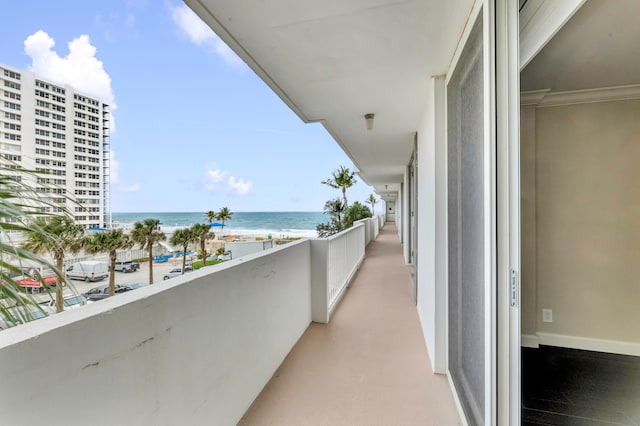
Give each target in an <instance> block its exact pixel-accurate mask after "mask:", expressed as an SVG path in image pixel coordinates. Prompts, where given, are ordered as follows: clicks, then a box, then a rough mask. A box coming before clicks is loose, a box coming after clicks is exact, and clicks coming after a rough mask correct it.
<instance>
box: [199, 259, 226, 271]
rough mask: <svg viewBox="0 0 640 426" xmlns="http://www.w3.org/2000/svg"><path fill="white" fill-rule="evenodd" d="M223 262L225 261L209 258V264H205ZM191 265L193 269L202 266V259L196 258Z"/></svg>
mask: <svg viewBox="0 0 640 426" xmlns="http://www.w3.org/2000/svg"><path fill="white" fill-rule="evenodd" d="M222 262H224V260H218V259H209V260H207V264H206V265H205V266H210V265H217V264H218V263H222ZM191 266H193V269H200V268H202V260H196V261H195V262H193V263H192V264H191Z"/></svg>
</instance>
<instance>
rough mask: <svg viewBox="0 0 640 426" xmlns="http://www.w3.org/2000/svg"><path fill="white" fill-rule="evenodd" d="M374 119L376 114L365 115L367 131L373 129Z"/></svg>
mask: <svg viewBox="0 0 640 426" xmlns="http://www.w3.org/2000/svg"><path fill="white" fill-rule="evenodd" d="M373 117H375V114H373V113H371V112H370V113H368V114H365V115H364V121H365V122H366V123H367V130H372V129H373Z"/></svg>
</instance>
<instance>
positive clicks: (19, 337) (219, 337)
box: [0, 219, 459, 425]
mask: <svg viewBox="0 0 640 426" xmlns="http://www.w3.org/2000/svg"><path fill="white" fill-rule="evenodd" d="M376 236H377V239H375V240H374V241H373V242H371V244H369V245H368V246H367V249H366V256H365V252H364V247H365V245H366V243H367V242H368V241H369V240H372V239H373V238H375V237H376ZM410 280H411V278H410V269H409V267H407V266H405V265H404V261H403V257H402V254H401V246H400V244H399V242H398V238H397V234H396V230H395V227H394V226H393V225H392V224H389V225H387V226H385V227H384V228H382V230H381V231H380V234H379V235H378V222H377V219H371V220H367V221H365V222H363V223H360V224H359V225H357V226H355V227H354V228H352V229H351V230H349V231H345V232H343V233H341V234H338V235H337V236H334V237H332V238H330V239H326V240H301V241H299V242H295V243H290V244H287V245H285V246H283V247H280V248H276V249H273V250H269V251H266V252H264V253H259V254H254V255H249V256H246V257H244V258H240V259H236V260H232V261H229V262H225V263H223V264H220V265H218V266H215V267H209V268H205V269H202V270H199V271H196V272H193V273H191V274H189V275H188V276H183V277H179V278H175V279H172V280H170V281H166V282H163V283H160V284H157V285H153V286H149V287H146V288H142V289H138V290H136V291H135V292H129V293H124V294H122V295H119V296H117V297H113V298H110V299H107V300H104V301H101V302H98V303H94V304H92V305H89V306H87V307H85V308H83V309H79V310H74V311H67V312H63V313H60V314H57V315H54V316H52V317H50V318H46V319H42V320H39V321H35V322H32V323H28V324H25V325H22V326H19V327H15V328H12V329H9V330H5V331H3V332H1V333H0V377H2V378H3V384H4V386H3V387H4V389H5V391H4V392H3V398H1V399H0V410H1V411H2V413H3V421H6V422H7V424H35V423H36V422H39V421H42V420H47V423H48V424H54V425H55V424H66V425H68V424H86V422H87V421H90V422H91V424H94V425H102V424H104V425H120V424H122V425H124V424H126V425H147V424H149V425H150V424H153V425H157V424H166V425H182V424H215V425H232V424H236V423H238V422H239V423H240V424H242V425H258V424H278V425H289V424H291V425H320V424H332V425H333V424H335V425H339V424H349V425H356V424H363V425H364V424H367V425H369V424H403V425H410V424H420V425H422V424H438V425H450V424H458V422H459V420H458V415H457V412H456V409H455V405H454V402H453V397H452V394H451V391H450V389H449V386H448V383H447V379H446V377H444V376H439V375H434V374H433V373H432V371H431V369H430V363H429V360H428V354H427V352H426V349H425V345H424V339H423V337H422V332H421V328H420V324H419V320H418V314H417V311H416V308H415V305H414V304H413V301H412V298H411V295H410V288H411V285H410V284H411V281H410ZM349 283H350V285H349V286H347V284H349ZM312 320H314V321H319V322H312ZM325 321H327V322H326V323H324V322H325ZM89 419H90V420H89Z"/></svg>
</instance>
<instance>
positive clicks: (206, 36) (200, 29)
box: [171, 4, 243, 66]
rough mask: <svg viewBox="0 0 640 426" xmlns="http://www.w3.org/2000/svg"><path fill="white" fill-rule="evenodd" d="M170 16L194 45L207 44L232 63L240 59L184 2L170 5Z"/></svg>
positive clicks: (240, 61) (238, 61)
mask: <svg viewBox="0 0 640 426" xmlns="http://www.w3.org/2000/svg"><path fill="white" fill-rule="evenodd" d="M171 17H172V18H173V22H175V24H176V25H177V26H178V28H179V29H180V30H181V31H182V33H184V35H186V36H187V38H188V39H189V40H190V41H191V42H192V43H193V44H195V45H196V46H207V47H210V48H213V50H214V51H215V52H216V53H217V54H218V55H219V56H220V57H222V59H224V60H225V61H226V62H228V63H230V64H232V65H236V66H238V65H242V64H243V62H242V60H241V59H240V58H239V57H238V55H236V54H235V52H234V51H233V50H231V49H230V48H229V46H227V45H226V44H225V43H224V42H223V41H222V40H221V39H220V37H218V36H217V35H216V34H215V33H214V32H213V31H212V30H211V28H209V27H208V26H207V24H205V23H204V22H202V20H201V19H200V18H199V17H198V15H196V14H195V13H194V12H193V11H192V10H191V9H190V8H189V7H188V6H187V5H186V4H182V5H179V6H171Z"/></svg>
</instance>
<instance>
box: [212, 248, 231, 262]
mask: <svg viewBox="0 0 640 426" xmlns="http://www.w3.org/2000/svg"><path fill="white" fill-rule="evenodd" d="M216 258H217V259H218V260H231V259H232V256H231V251H229V250H227V251H225V252H224V253H222V254H219V255H218V256H217V257H216Z"/></svg>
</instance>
